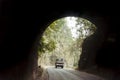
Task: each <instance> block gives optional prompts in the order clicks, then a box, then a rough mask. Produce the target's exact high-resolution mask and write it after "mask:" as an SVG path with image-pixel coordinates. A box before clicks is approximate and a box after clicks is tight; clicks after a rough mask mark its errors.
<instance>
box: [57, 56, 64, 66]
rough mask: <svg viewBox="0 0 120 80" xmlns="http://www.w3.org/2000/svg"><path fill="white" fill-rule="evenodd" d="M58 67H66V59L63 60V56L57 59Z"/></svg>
mask: <svg viewBox="0 0 120 80" xmlns="http://www.w3.org/2000/svg"><path fill="white" fill-rule="evenodd" d="M57 67H61V68H63V67H64V60H63V58H60V59H56V62H55V68H57Z"/></svg>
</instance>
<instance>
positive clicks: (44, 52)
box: [38, 17, 96, 68]
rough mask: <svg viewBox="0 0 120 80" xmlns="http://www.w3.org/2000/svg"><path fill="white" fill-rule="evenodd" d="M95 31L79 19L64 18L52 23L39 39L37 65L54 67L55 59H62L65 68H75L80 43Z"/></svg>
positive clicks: (89, 23)
mask: <svg viewBox="0 0 120 80" xmlns="http://www.w3.org/2000/svg"><path fill="white" fill-rule="evenodd" d="M95 31H96V27H95V25H94V24H92V23H91V22H90V21H88V20H86V19H83V18H79V17H65V18H61V19H58V20H56V21H54V22H53V23H52V24H50V25H49V26H48V28H47V29H46V30H45V32H44V34H43V36H42V37H41V39H40V42H39V50H38V57H39V59H38V65H45V66H54V64H55V60H56V59H57V58H63V59H64V61H65V66H66V67H71V68H77V66H78V61H79V59H80V55H81V51H82V43H83V41H84V39H85V38H86V37H88V36H90V35H92V34H93V33H94V32H95Z"/></svg>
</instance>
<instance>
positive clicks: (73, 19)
mask: <svg viewBox="0 0 120 80" xmlns="http://www.w3.org/2000/svg"><path fill="white" fill-rule="evenodd" d="M76 19H77V18H76V17H66V24H67V26H68V27H69V28H70V30H71V33H72V37H73V38H78V37H79V33H77V29H79V28H80V27H82V26H83V25H77V26H76V23H77V22H76Z"/></svg>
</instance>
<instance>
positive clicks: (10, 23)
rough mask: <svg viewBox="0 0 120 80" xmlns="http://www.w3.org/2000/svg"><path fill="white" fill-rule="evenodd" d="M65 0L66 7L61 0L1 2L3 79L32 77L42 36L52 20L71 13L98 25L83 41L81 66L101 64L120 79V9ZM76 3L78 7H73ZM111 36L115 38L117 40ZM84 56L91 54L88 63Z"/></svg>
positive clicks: (0, 76) (0, 62) (0, 75)
mask: <svg viewBox="0 0 120 80" xmlns="http://www.w3.org/2000/svg"><path fill="white" fill-rule="evenodd" d="M66 2H67V1H66ZM48 3H49V2H48ZM61 3H62V7H64V8H62V7H61V4H60V3H59V4H58V2H57V4H54V5H52V3H51V4H49V5H47V6H45V5H44V6H42V4H43V2H37V1H29V2H27V1H24V2H22V1H21V2H17V1H14V0H9V1H8V0H4V1H1V2H0V80H32V73H33V69H35V67H36V66H37V45H38V41H39V39H40V38H39V37H40V36H41V35H42V33H43V32H44V30H45V29H46V28H47V26H48V25H49V23H51V22H52V21H54V20H56V19H58V18H61V17H65V16H67V15H71V16H73V15H75V16H78V17H83V18H86V19H88V20H90V21H91V22H92V23H94V24H95V25H96V26H97V27H98V32H96V33H95V35H93V36H91V37H90V38H87V39H86V40H85V42H84V44H83V53H82V56H81V57H83V58H81V60H80V62H79V67H80V69H88V67H91V66H92V65H97V66H98V67H99V68H103V67H104V68H105V69H108V68H109V69H110V70H113V72H112V73H113V74H112V76H114V75H115V74H116V75H117V76H116V78H115V77H114V79H111V80H119V79H120V78H118V76H119V75H118V74H119V69H120V67H119V65H120V63H119V59H120V58H119V57H120V56H119V54H118V53H119V47H118V46H119V29H118V27H119V17H120V16H119V15H118V14H119V13H118V12H116V11H117V10H115V9H112V8H111V7H106V5H102V6H103V7H99V6H101V5H98V4H97V3H96V4H97V5H95V4H94V6H96V7H94V6H92V4H90V5H87V6H86V7H85V6H84V5H82V4H79V3H80V2H79V1H74V2H72V1H69V4H68V5H67V6H66V3H64V4H63V2H62V1H61ZM72 3H73V4H74V5H75V6H71V5H72ZM45 4H46V2H45ZM55 6H57V9H55ZM58 6H59V7H58ZM83 6H84V7H83ZM108 6H109V5H108ZM115 8H117V7H115ZM109 9H111V10H109ZM109 36H110V38H109ZM111 37H113V38H114V37H115V41H114V39H113V38H112V39H111ZM112 41H113V42H112ZM112 45H113V46H112ZM86 48H87V49H86ZM109 50H110V51H109ZM84 51H85V53H84ZM117 51H118V52H117ZM90 53H92V54H90ZM108 53H110V54H109V56H108ZM88 55H90V56H91V57H90V56H89V57H88ZM84 57H87V62H85V63H83V62H84ZM109 61H110V62H109ZM113 65H114V66H113ZM102 71H104V70H102ZM116 71H117V72H116ZM114 73H115V74H114ZM96 74H97V73H96Z"/></svg>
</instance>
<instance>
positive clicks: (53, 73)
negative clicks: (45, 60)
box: [47, 67, 104, 80]
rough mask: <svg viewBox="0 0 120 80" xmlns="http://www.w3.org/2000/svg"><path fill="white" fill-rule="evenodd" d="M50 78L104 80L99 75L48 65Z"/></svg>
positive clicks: (60, 79) (56, 79)
mask: <svg viewBox="0 0 120 80" xmlns="http://www.w3.org/2000/svg"><path fill="white" fill-rule="evenodd" d="M47 72H48V76H49V80H104V79H102V78H100V77H98V76H95V75H92V74H88V73H85V72H80V71H76V70H72V69H67V68H66V69H61V68H57V69H56V68H54V67H47Z"/></svg>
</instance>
